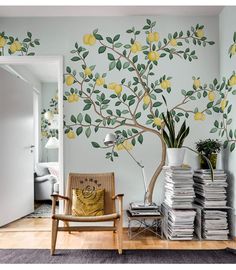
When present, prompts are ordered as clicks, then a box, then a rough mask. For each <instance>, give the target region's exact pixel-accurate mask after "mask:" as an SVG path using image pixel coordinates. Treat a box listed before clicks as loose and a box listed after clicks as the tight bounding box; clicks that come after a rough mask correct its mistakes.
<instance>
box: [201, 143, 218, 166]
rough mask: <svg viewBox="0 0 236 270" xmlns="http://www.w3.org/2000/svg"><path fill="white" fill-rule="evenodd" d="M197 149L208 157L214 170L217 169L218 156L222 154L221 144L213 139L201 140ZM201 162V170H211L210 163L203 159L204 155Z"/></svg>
mask: <svg viewBox="0 0 236 270" xmlns="http://www.w3.org/2000/svg"><path fill="white" fill-rule="evenodd" d="M196 149H197V151H198V152H199V153H201V154H203V155H204V156H206V157H207V158H208V159H209V160H210V162H211V165H212V167H213V169H216V162H217V154H218V153H219V152H220V149H221V143H220V142H219V141H218V140H213V139H206V140H199V141H198V142H197V143H196ZM199 160H200V168H201V169H209V166H208V163H207V162H206V160H205V159H204V158H202V155H200V156H199Z"/></svg>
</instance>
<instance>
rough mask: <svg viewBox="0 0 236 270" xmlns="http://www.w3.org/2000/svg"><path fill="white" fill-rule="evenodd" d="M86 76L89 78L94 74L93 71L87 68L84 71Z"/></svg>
mask: <svg viewBox="0 0 236 270" xmlns="http://www.w3.org/2000/svg"><path fill="white" fill-rule="evenodd" d="M84 74H85V76H89V75H91V74H92V70H91V69H90V68H88V67H86V68H85V70H84Z"/></svg>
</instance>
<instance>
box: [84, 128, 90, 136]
mask: <svg viewBox="0 0 236 270" xmlns="http://www.w3.org/2000/svg"><path fill="white" fill-rule="evenodd" d="M85 135H86V137H87V138H88V137H89V136H90V135H91V128H90V127H88V128H87V129H86V130H85Z"/></svg>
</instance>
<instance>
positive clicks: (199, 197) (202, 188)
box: [193, 170, 227, 207]
mask: <svg viewBox="0 0 236 270" xmlns="http://www.w3.org/2000/svg"><path fill="white" fill-rule="evenodd" d="M193 179H194V190H195V193H196V198H195V202H196V203H197V204H200V205H201V206H203V207H224V206H226V204H227V200H226V197H227V196H226V187H227V182H226V180H227V176H226V173H225V172H224V171H223V170H214V180H213V181H212V179H211V173H210V170H196V171H194V176H193Z"/></svg>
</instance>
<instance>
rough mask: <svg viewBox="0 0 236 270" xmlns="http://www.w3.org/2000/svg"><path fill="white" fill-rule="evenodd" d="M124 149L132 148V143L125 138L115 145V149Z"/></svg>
mask: <svg viewBox="0 0 236 270" xmlns="http://www.w3.org/2000/svg"><path fill="white" fill-rule="evenodd" d="M126 149H127V150H132V149H133V145H132V144H131V143H130V142H129V141H127V140H125V141H124V142H123V143H120V144H118V145H116V146H115V150H116V151H120V150H126Z"/></svg>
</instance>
